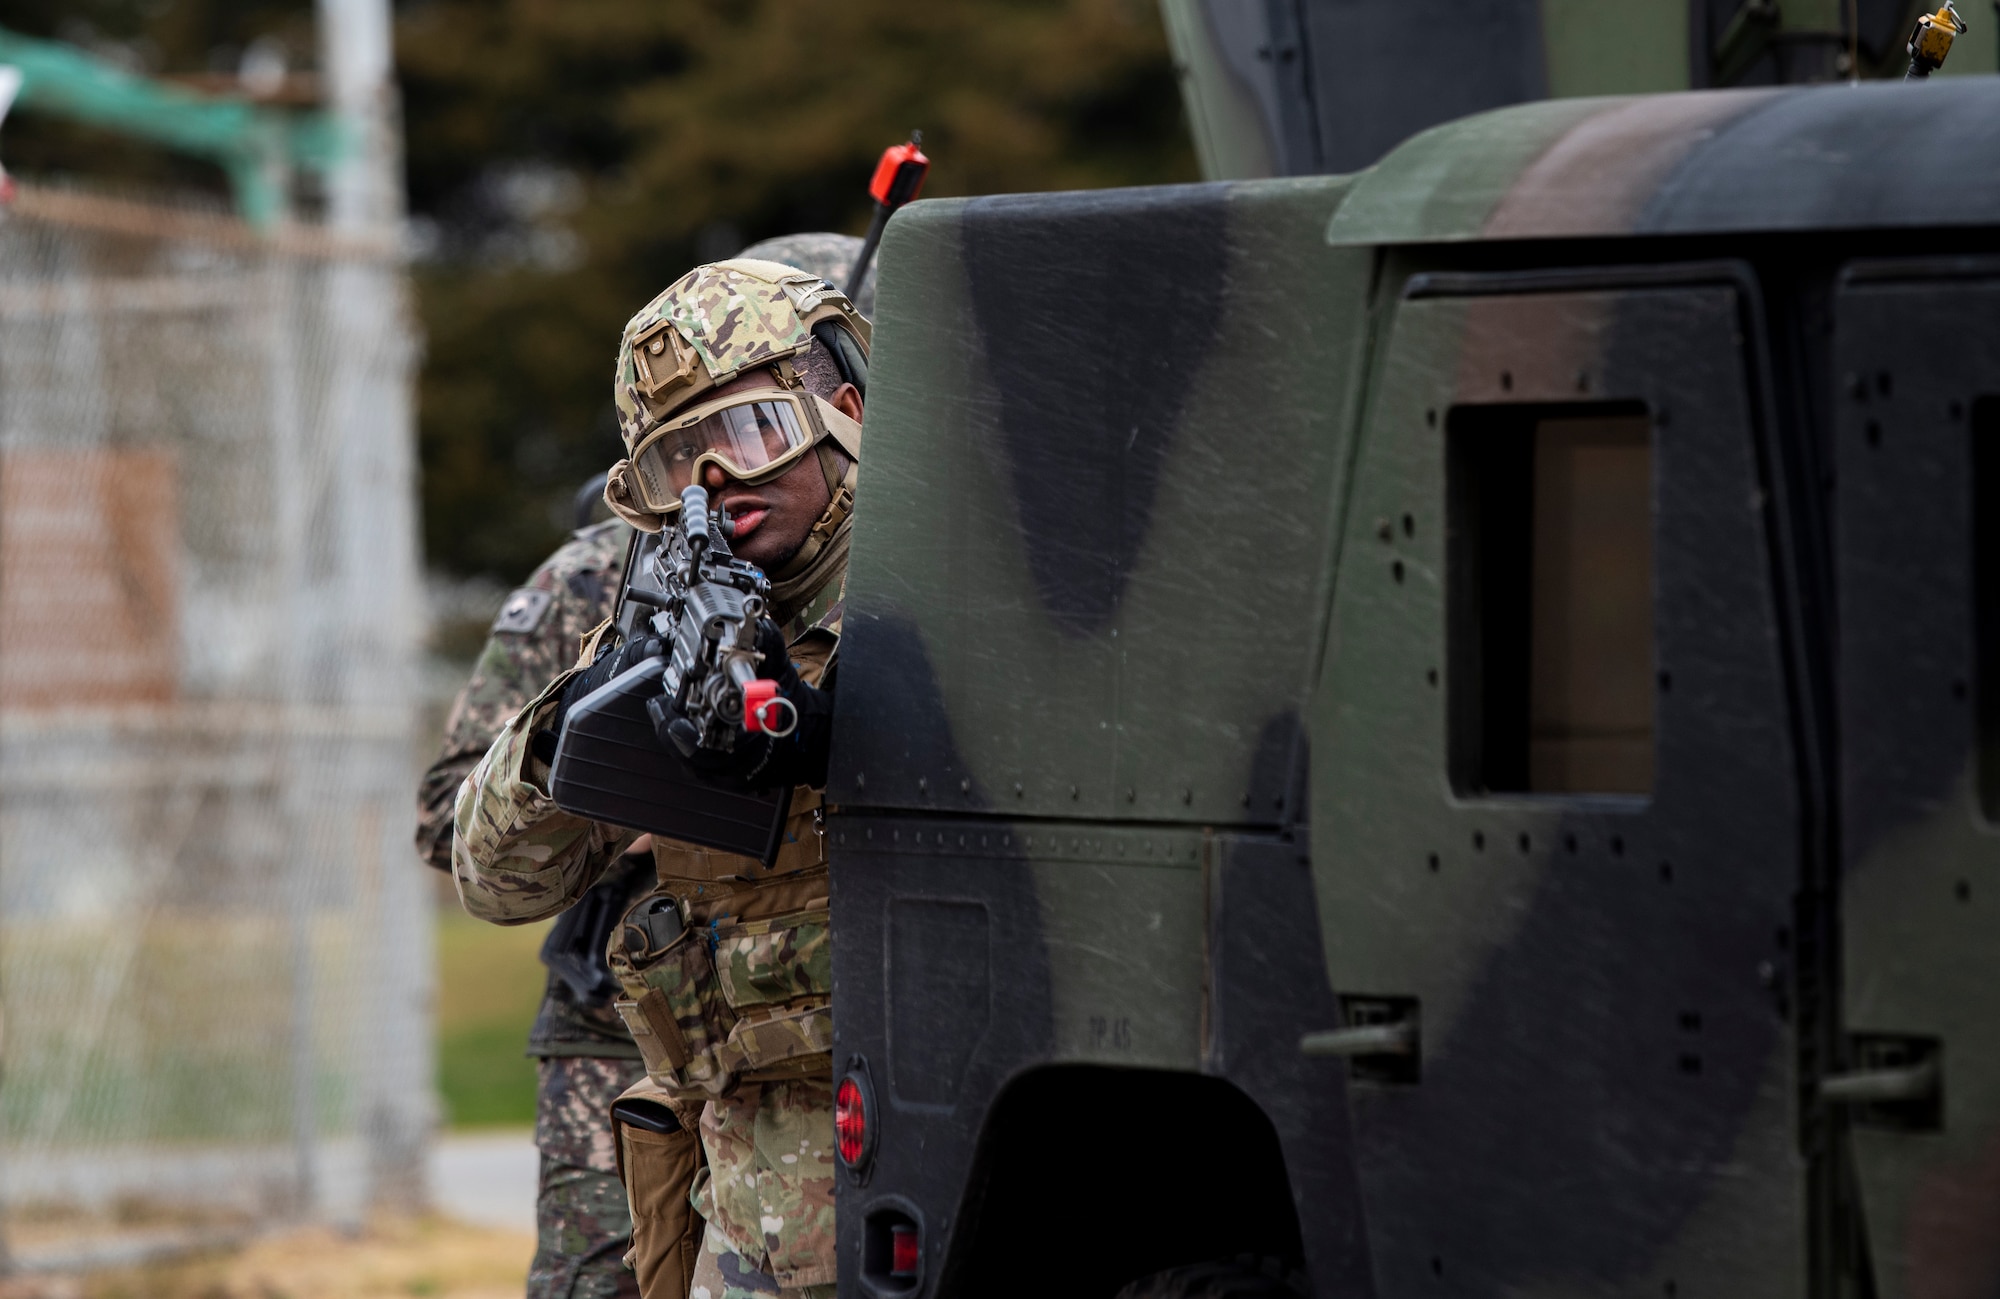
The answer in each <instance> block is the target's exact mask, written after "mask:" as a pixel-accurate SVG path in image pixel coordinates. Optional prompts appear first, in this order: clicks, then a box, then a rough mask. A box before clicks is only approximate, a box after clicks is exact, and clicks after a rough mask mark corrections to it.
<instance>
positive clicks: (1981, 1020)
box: [1830, 262, 2000, 1299]
mask: <svg viewBox="0 0 2000 1299" xmlns="http://www.w3.org/2000/svg"><path fill="white" fill-rule="evenodd" d="M1835 321H1836V325H1835V334H1834V358H1833V359H1834V364H1833V373H1832V375H1831V376H1830V377H1831V379H1832V381H1833V384H1834V388H1835V391H1834V393H1833V394H1832V408H1833V411H1834V419H1833V422H1832V423H1833V436H1834V447H1835V464H1836V469H1837V482H1838V489H1837V490H1838V496H1837V502H1836V508H1835V519H1836V526H1835V529H1834V537H1835V543H1834V544H1835V554H1836V564H1837V568H1836V573H1837V591H1838V597H1839V617H1840V652H1839V676H1840V707H1841V748H1842V753H1841V764H1840V775H1841V784H1842V788H1841V807H1842V809H1843V811H1842V836H1841V844H1842V887H1841V918H1842V930H1843V942H1842V957H1843V962H1844V966H1845V979H1844V987H1843V990H1842V991H1843V997H1844V1005H1843V1008H1842V1009H1843V1015H1844V1020H1845V1026H1846V1030H1847V1033H1846V1039H1845V1044H1846V1048H1847V1051H1846V1059H1845V1061H1844V1062H1843V1065H1844V1069H1843V1078H1842V1079H1841V1080H1839V1081H1838V1082H1837V1083H1836V1084H1835V1087H1836V1091H1835V1095H1834V1097H1833V1099H1834V1100H1836V1101H1841V1102H1844V1108H1845V1109H1846V1111H1847V1117H1848V1122H1849V1123H1850V1124H1851V1126H1852V1136H1851V1142H1852V1148H1853V1152H1854V1161H1855V1174H1856V1176H1855V1195H1856V1197H1857V1201H1858V1203H1857V1208H1858V1210H1859V1220H1860V1221H1861V1222H1862V1223H1863V1224H1865V1232H1866V1245H1867V1254H1868V1256H1869V1257H1871V1258H1872V1262H1873V1268H1874V1273H1875V1277H1876V1285H1877V1293H1878V1294H1880V1295H1881V1296H1883V1299H1894V1297H1900V1296H1905V1295H1914V1296H1931V1295H1937V1296H1956V1295H1975V1294H1978V1295H1989V1294H1993V1293H1995V1292H1996V1291H2000V941H1996V928H1995V916H1996V904H2000V837H1996V833H1995V821H1996V818H2000V266H1994V265H1991V264H1988V265H1984V266H1982V265H1979V264H1968V263H1959V262H1937V263H1929V264H1912V263H1894V264H1889V263H1876V264H1867V265H1859V266H1855V267H1851V268H1850V269H1849V271H1848V272H1847V274H1846V275H1844V276H1843V277H1842V279H1841V282H1840V284H1839V286H1838V288H1837V290H1836V293H1835Z"/></svg>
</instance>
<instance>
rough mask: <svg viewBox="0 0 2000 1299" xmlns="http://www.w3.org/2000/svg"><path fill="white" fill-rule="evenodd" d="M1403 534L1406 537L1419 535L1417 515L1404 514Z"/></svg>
mask: <svg viewBox="0 0 2000 1299" xmlns="http://www.w3.org/2000/svg"><path fill="white" fill-rule="evenodd" d="M1403 535H1404V536H1406V537H1414V536H1416V535H1417V520H1416V516H1415V515H1412V514H1405V515H1404V516H1403Z"/></svg>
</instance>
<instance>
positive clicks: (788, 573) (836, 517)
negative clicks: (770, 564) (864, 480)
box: [771, 438, 860, 621]
mask: <svg viewBox="0 0 2000 1299" xmlns="http://www.w3.org/2000/svg"><path fill="white" fill-rule="evenodd" d="M816 453H817V454H818V456H819V463H820V469H821V470H822V471H823V472H824V473H825V474H826V479H827V489H828V492H829V495H830V496H831V499H830V500H828V502H827V505H826V510H825V511H824V512H823V513H821V515H820V516H819V521H818V522H817V523H815V524H813V526H812V531H810V532H808V533H806V539H805V541H804V542H803V543H801V544H800V546H799V548H798V551H797V552H796V553H794V554H793V555H792V557H791V558H790V559H788V560H786V561H785V562H784V564H783V565H782V566H780V567H779V568H778V570H777V571H776V572H774V573H772V574H771V602H772V604H774V605H775V606H776V610H775V612H778V613H780V614H785V615H787V616H789V613H790V611H791V610H793V609H796V608H798V607H799V606H801V605H803V604H805V603H806V602H807V601H808V600H810V599H811V598H812V597H813V595H814V594H815V593H817V592H818V591H819V589H820V588H821V587H823V586H825V585H826V584H827V582H828V580H830V579H831V578H832V576H833V574H834V572H835V570H837V569H838V568H839V567H840V566H841V565H842V564H844V563H845V562H846V561H847V534H848V530H849V528H850V526H851V524H852V523H853V520H854V484H855V481H856V480H857V479H858V478H859V477H860V465H859V463H858V462H856V461H853V460H849V459H848V458H847V457H846V456H845V455H843V454H842V453H841V451H840V449H839V447H837V446H836V445H834V443H833V439H831V438H828V439H827V440H826V441H824V442H822V443H820V445H819V447H818V448H817V449H816ZM780 621H783V618H781V619H780Z"/></svg>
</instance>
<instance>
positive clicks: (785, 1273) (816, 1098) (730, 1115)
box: [694, 1078, 834, 1289]
mask: <svg viewBox="0 0 2000 1299" xmlns="http://www.w3.org/2000/svg"><path fill="white" fill-rule="evenodd" d="M701 1143H702V1146H703V1148H704V1149H705V1150H707V1152H708V1170H707V1172H706V1174H705V1175H704V1176H703V1177H702V1178H701V1179H699V1180H698V1181H697V1182H696V1184H695V1192H694V1205H695V1208H696V1209H697V1210H699V1211H700V1213H701V1215H702V1217H704V1218H706V1219H708V1226H709V1238H710V1241H711V1245H710V1248H711V1249H712V1250H714V1249H715V1245H716V1244H718V1243H719V1244H721V1245H724V1246H726V1247H727V1249H728V1250H729V1251H730V1252H732V1253H734V1254H736V1255H738V1256H740V1258H741V1259H742V1261H743V1262H744V1263H747V1264H748V1265H749V1266H750V1268H751V1269H753V1270H755V1271H757V1272H762V1273H765V1274H767V1275H769V1276H770V1277H771V1278H772V1279H773V1280H775V1281H776V1282H777V1283H778V1285H779V1286H781V1287H783V1288H785V1289H790V1288H792V1287H794V1286H812V1285H827V1284H830V1283H831V1282H832V1281H833V1280H834V1233H833V1084H832V1081H831V1080H830V1079H819V1078H806V1079H799V1080H797V1081H792V1082H767V1083H745V1084H742V1085H741V1086H739V1087H738V1088H737V1089H736V1091H735V1092H734V1093H732V1094H731V1095H729V1096H725V1097H721V1098H719V1099H716V1100H713V1101H710V1102H709V1104H708V1108H707V1109H705V1110H704V1111H702V1116H701ZM715 1252H717V1253H720V1252H721V1251H720V1250H716V1251H715Z"/></svg>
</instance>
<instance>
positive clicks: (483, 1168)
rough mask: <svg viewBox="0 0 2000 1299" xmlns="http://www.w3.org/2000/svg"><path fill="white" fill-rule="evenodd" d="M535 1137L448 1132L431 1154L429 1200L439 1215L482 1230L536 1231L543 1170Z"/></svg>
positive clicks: (518, 1132) (522, 1132)
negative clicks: (537, 1196)
mask: <svg viewBox="0 0 2000 1299" xmlns="http://www.w3.org/2000/svg"><path fill="white" fill-rule="evenodd" d="M534 1138H535V1134H534V1132H533V1131H532V1130H531V1129H528V1128H519V1129H510V1130H507V1131H500V1132H447V1133H445V1134H443V1135H442V1136H440V1137H439V1138H438V1140H437V1144H436V1145H435V1146H434V1147H432V1149H431V1200H432V1202H433V1203H435V1204H436V1205H437V1208H438V1211H439V1212H441V1213H445V1214H448V1215H449V1216H451V1217H454V1218H457V1219H458V1220H459V1221H461V1222H470V1223H474V1224H477V1225H478V1226H482V1227H506V1228H510V1229H512V1230H515V1231H533V1230H534V1229H535V1184H536V1180H537V1177H538V1174H539V1171H540V1164H539V1161H538V1159H537V1156H536V1154H535V1139H534Z"/></svg>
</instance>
